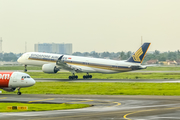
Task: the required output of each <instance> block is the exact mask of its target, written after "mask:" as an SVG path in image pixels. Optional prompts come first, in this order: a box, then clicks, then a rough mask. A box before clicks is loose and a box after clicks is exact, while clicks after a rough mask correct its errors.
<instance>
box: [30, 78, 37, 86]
mask: <svg viewBox="0 0 180 120" xmlns="http://www.w3.org/2000/svg"><path fill="white" fill-rule="evenodd" d="M35 83H36V81H35V80H34V79H32V78H31V79H30V80H29V82H28V85H29V86H33V85H34V84H35Z"/></svg>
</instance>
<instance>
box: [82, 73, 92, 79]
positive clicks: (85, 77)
mask: <svg viewBox="0 0 180 120" xmlns="http://www.w3.org/2000/svg"><path fill="white" fill-rule="evenodd" d="M88 78H92V75H89V73H87V75H84V76H83V79H88Z"/></svg>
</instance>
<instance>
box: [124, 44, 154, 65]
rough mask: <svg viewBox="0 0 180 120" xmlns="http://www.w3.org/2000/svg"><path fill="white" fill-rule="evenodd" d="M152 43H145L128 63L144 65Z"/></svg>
mask: <svg viewBox="0 0 180 120" xmlns="http://www.w3.org/2000/svg"><path fill="white" fill-rule="evenodd" d="M150 45H151V43H144V44H143V45H142V46H141V47H140V48H139V49H138V50H137V51H136V52H135V53H134V54H133V55H132V56H131V57H130V58H129V59H128V60H127V62H135V63H142V61H143V59H144V57H145V56H146V53H147V51H148V48H149V46H150Z"/></svg>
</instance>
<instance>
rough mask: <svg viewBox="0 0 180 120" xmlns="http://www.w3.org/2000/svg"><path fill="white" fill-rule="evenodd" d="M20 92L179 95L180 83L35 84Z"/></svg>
mask: <svg viewBox="0 0 180 120" xmlns="http://www.w3.org/2000/svg"><path fill="white" fill-rule="evenodd" d="M21 92H22V93H23V94H71V95H72V94H74V95H180V83H74V82H37V83H36V84H35V85H34V86H32V87H28V88H23V89H21ZM3 93H7V92H5V91H3ZM14 93H15V92H14Z"/></svg>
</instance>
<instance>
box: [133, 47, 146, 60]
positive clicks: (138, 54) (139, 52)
mask: <svg viewBox="0 0 180 120" xmlns="http://www.w3.org/2000/svg"><path fill="white" fill-rule="evenodd" d="M142 54H143V50H142V47H141V48H139V50H138V51H137V52H136V53H135V54H134V55H133V56H132V57H133V60H134V61H136V62H141V59H140V56H141V55H142Z"/></svg>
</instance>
